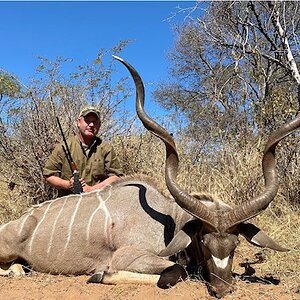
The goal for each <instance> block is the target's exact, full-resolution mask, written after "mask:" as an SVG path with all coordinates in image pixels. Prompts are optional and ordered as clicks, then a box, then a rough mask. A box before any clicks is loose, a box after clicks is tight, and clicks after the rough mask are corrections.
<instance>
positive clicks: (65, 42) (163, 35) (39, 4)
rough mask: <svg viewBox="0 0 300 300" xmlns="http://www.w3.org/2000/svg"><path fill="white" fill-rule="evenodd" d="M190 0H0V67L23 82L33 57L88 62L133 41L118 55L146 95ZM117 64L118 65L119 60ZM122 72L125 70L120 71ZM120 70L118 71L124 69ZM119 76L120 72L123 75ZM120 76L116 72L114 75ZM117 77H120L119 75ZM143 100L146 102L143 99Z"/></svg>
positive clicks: (162, 73) (163, 69) (164, 67)
mask: <svg viewBox="0 0 300 300" xmlns="http://www.w3.org/2000/svg"><path fill="white" fill-rule="evenodd" d="M194 4H195V2H194V1H86V2H83V1H64V2H63V1H53V2H52V1H33V2H32V1H31V2H30V1H16V2H14V1H9V2H8V1H3V2H0V16H1V22H0V37H1V46H0V68H1V69H2V70H5V71H7V72H9V73H11V74H14V75H15V76H17V77H18V78H19V79H20V81H22V82H23V83H26V82H28V81H29V79H30V78H31V77H32V76H33V75H34V73H35V69H36V67H37V66H38V64H39V62H40V61H39V59H38V57H39V56H42V57H46V58H48V59H50V60H55V59H56V58H57V57H64V58H72V59H73V60H74V64H75V65H79V64H85V63H87V62H92V61H93V60H94V59H95V58H96V55H97V52H98V50H99V49H100V48H105V49H110V48H112V47H113V46H115V45H116V44H117V43H118V42H119V41H121V40H133V42H132V43H131V44H129V45H128V46H127V47H126V49H125V50H124V51H122V53H121V56H122V58H124V59H125V60H127V61H128V62H129V63H130V64H131V65H133V66H134V67H135V68H136V69H137V70H138V72H139V73H140V75H141V77H142V79H143V81H144V83H145V88H146V97H148V95H149V93H150V92H151V90H152V89H153V88H154V87H155V83H156V82H159V81H160V80H161V79H163V78H166V76H167V74H168V66H169V61H168V60H167V58H166V54H167V53H168V51H170V49H171V48H172V47H173V44H174V32H173V29H172V27H173V25H174V24H176V23H178V22H179V23H180V22H182V20H183V19H184V17H186V15H185V14H183V13H181V14H177V16H176V17H172V16H173V15H174V13H176V12H178V8H179V7H180V8H188V7H192V6H193V5H194ZM120 68H124V67H123V66H122V65H121V64H120ZM125 71H126V70H125ZM125 71H124V72H125ZM124 74H125V73H124ZM120 76H121V75H120ZM122 76H123V75H122ZM148 101H149V100H148Z"/></svg>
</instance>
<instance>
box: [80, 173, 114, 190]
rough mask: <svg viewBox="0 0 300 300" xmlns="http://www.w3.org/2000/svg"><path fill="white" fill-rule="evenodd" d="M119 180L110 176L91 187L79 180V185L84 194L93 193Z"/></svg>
mask: <svg viewBox="0 0 300 300" xmlns="http://www.w3.org/2000/svg"><path fill="white" fill-rule="evenodd" d="M119 178H120V177H119V176H116V175H113V176H110V177H108V178H106V179H105V180H103V181H101V182H99V183H97V184H95V185H93V186H90V185H87V184H86V183H85V182H84V180H81V185H82V188H83V192H85V193H86V192H91V191H94V190H99V189H102V188H104V187H105V186H107V185H110V184H112V183H113V182H115V181H116V180H118V179H119Z"/></svg>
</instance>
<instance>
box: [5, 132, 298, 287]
mask: <svg viewBox="0 0 300 300" xmlns="http://www.w3.org/2000/svg"><path fill="white" fill-rule="evenodd" d="M115 145H116V150H117V151H118V152H119V153H120V158H121V161H122V164H123V166H124V169H125V172H126V173H127V174H133V173H137V172H139V173H143V174H146V175H149V176H151V177H153V178H155V179H156V181H157V183H158V186H159V187H160V188H161V189H162V190H164V192H165V191H166V190H167V189H166V187H165V184H164V160H165V157H164V156H165V153H164V147H163V146H162V144H161V142H159V141H158V140H157V139H156V138H153V137H152V136H151V135H148V134H147V135H140V136H135V137H130V138H124V139H122V140H118V141H116V142H115ZM178 148H179V152H180V158H181V160H180V172H179V175H178V182H179V184H180V185H181V186H182V187H183V188H184V189H185V190H186V191H188V192H192V191H199V192H209V193H212V194H215V195H217V196H218V197H219V198H220V199H221V200H223V201H224V202H226V203H228V204H230V205H235V204H237V203H240V202H242V201H247V199H249V198H252V197H254V196H256V195H257V194H258V193H259V192H260V191H261V190H262V189H263V178H262V171H261V156H262V154H261V151H260V150H259V149H260V148H261V147H260V145H256V146H255V147H249V148H247V149H244V150H242V151H239V152H234V151H229V150H226V149H225V150H224V149H223V151H221V152H220V153H218V154H217V155H215V157H210V159H207V158H203V160H202V161H201V162H199V163H198V164H196V165H195V164H192V161H191V158H190V156H189V155H187V154H185V152H184V150H183V149H184V147H180V146H179V147H178ZM282 157H284V155H282ZM280 163H281V164H284V162H280ZM295 166H297V164H295ZM292 173H293V174H294V177H293V178H295V179H293V178H292V179H290V180H286V178H285V180H281V183H282V184H281V187H280V191H279V193H278V195H277V197H276V198H275V199H274V201H273V202H272V203H271V204H270V206H269V207H268V209H267V210H266V211H265V212H263V213H261V214H260V215H259V216H257V217H256V218H255V219H253V220H252V221H253V223H255V224H256V225H258V226H259V227H260V228H261V229H263V230H264V231H265V232H266V233H267V234H268V235H269V236H270V237H271V238H273V239H274V240H275V241H277V242H278V243H279V244H281V245H282V246H283V247H286V248H288V249H290V251H289V252H285V253H279V252H276V251H271V250H266V249H260V248H257V247H254V246H252V245H249V244H248V243H246V242H245V241H244V239H243V238H241V241H242V243H241V245H240V246H239V247H238V249H237V252H236V256H237V262H239V261H240V262H242V261H245V259H246V258H249V259H250V260H251V259H253V260H255V253H258V252H262V255H263V257H264V259H263V261H262V262H261V263H260V264H256V265H255V268H256V271H257V273H258V274H271V275H272V276H274V277H278V278H281V279H283V281H284V282H285V284H287V285H288V286H289V284H290V285H291V286H290V287H291V288H293V289H296V288H297V282H299V279H300V264H299V261H300V239H299V236H300V218H299V208H297V206H295V205H294V204H293V203H294V202H293V203H291V202H288V201H287V197H286V193H287V191H288V189H289V186H288V185H287V183H290V182H291V181H292V182H294V181H293V180H297V178H299V176H295V175H298V174H299V170H296V169H295V170H293V171H292ZM0 187H1V191H2V192H1V199H0V222H1V223H4V222H7V221H9V220H12V219H15V218H17V217H18V216H20V214H21V212H22V211H25V210H27V208H28V207H29V206H30V204H31V202H30V199H28V198H27V197H26V196H24V195H21V194H20V192H19V191H18V188H15V189H14V190H13V191H11V190H9V189H8V188H7V184H4V183H3V182H1V180H0ZM292 187H293V188H294V187H297V185H296V184H292ZM295 193H296V192H295ZM291 194H292V193H291ZM236 271H237V272H238V271H239V272H240V273H241V272H242V271H243V270H242V269H241V268H240V267H238V266H236ZM290 279H291V280H290ZM298 286H299V285H298Z"/></svg>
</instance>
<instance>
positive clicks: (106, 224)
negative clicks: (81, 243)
mask: <svg viewBox="0 0 300 300" xmlns="http://www.w3.org/2000/svg"><path fill="white" fill-rule="evenodd" d="M110 197H111V186H110V189H109V194H108V196H107V198H106V199H105V200H103V198H102V197H101V191H98V192H97V199H98V200H99V206H98V207H97V208H96V210H95V211H94V212H93V213H92V215H91V217H90V219H89V222H88V225H87V229H86V240H87V241H89V239H90V230H91V225H92V221H93V219H94V217H95V215H96V213H97V212H98V211H99V210H100V209H101V210H102V211H103V212H104V215H105V220H104V236H105V239H106V241H107V243H108V244H109V245H110V244H111V238H110V233H109V228H110V227H109V225H110V224H111V220H112V219H111V216H110V213H109V211H108V209H107V207H106V205H105V202H106V201H107V200H108V199H109V198H110Z"/></svg>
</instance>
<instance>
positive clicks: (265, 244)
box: [239, 223, 289, 252]
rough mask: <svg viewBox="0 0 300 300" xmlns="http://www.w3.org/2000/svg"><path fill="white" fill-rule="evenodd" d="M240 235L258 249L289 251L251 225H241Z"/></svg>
mask: <svg viewBox="0 0 300 300" xmlns="http://www.w3.org/2000/svg"><path fill="white" fill-rule="evenodd" d="M239 233H240V234H241V235H243V236H244V237H245V238H246V240H247V241H248V242H249V243H251V244H253V245H255V246H258V247H262V248H269V249H273V250H276V251H281V252H285V251H289V249H286V248H283V247H281V246H280V245H278V244H277V243H276V242H275V241H273V240H272V239H271V238H270V237H269V236H267V235H266V234H265V233H264V232H263V231H262V230H260V229H259V228H258V227H256V226H255V225H253V224H251V223H241V224H239Z"/></svg>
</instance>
